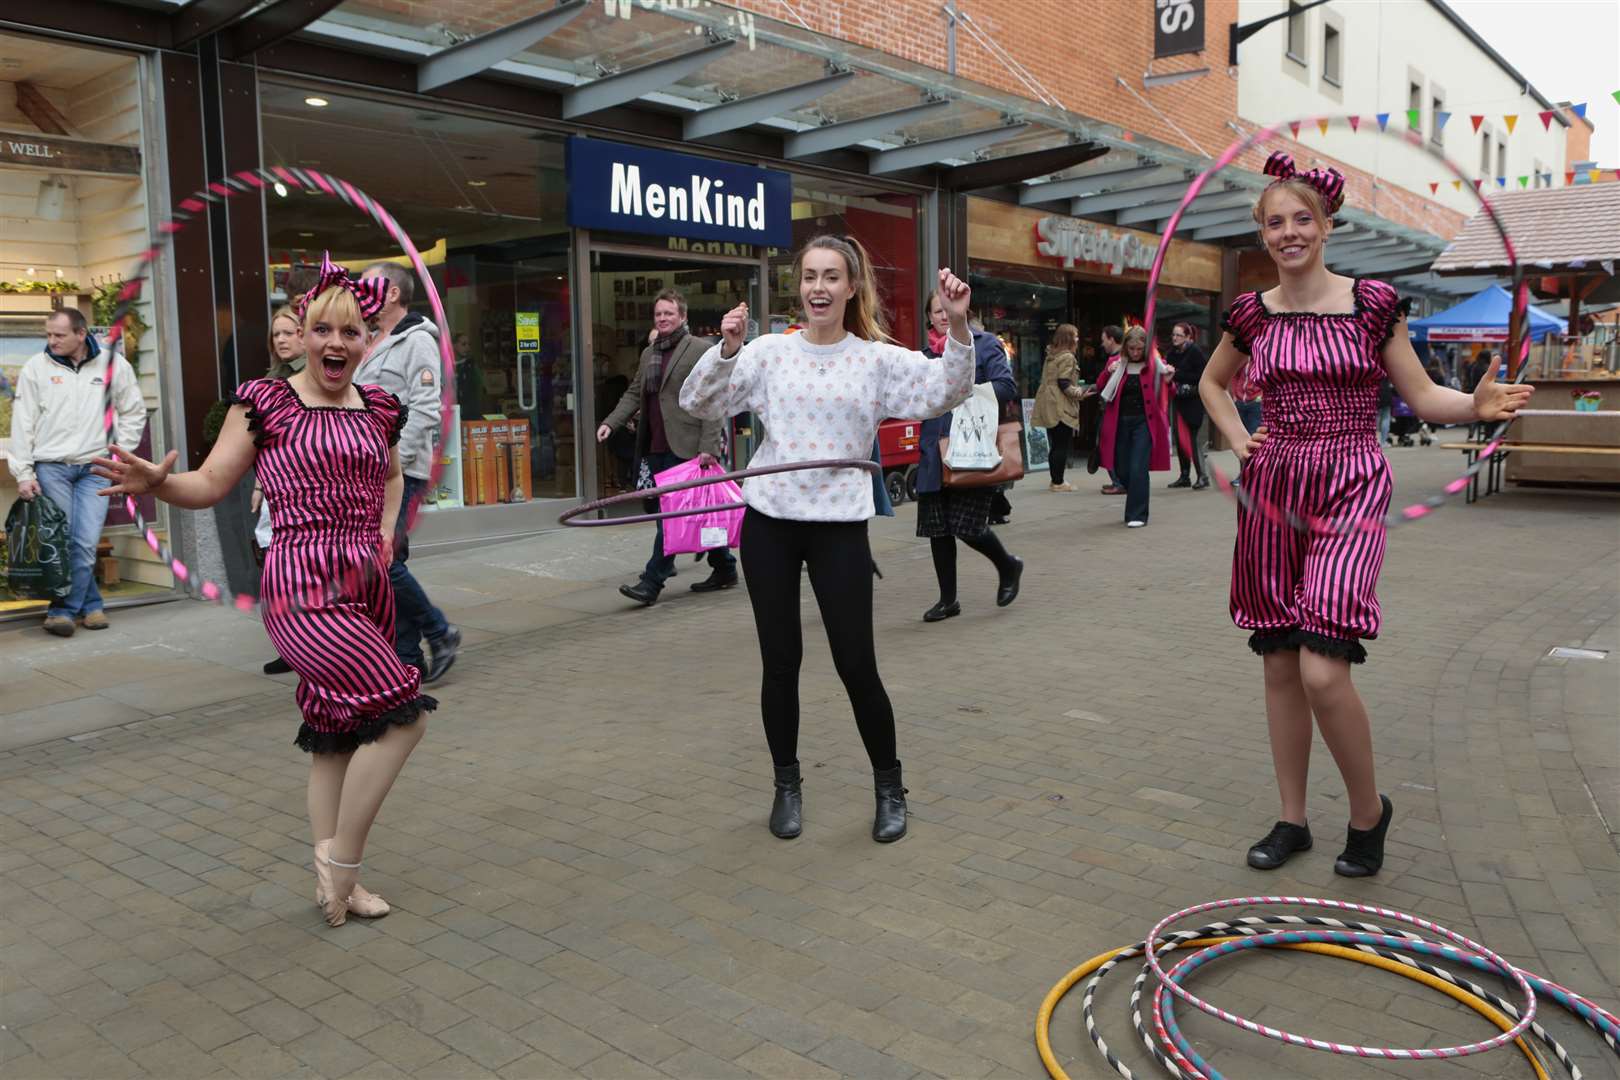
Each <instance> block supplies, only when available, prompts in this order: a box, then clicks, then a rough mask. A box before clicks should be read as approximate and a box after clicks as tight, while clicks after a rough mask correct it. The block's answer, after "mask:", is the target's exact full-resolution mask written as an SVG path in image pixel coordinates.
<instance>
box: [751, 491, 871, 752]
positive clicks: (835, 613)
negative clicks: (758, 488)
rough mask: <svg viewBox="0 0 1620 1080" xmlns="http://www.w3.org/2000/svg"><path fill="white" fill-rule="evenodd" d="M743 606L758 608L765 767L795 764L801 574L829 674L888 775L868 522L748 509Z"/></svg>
mask: <svg viewBox="0 0 1620 1080" xmlns="http://www.w3.org/2000/svg"><path fill="white" fill-rule="evenodd" d="M740 548H741V550H740V552H739V554H740V556H741V558H742V568H743V574H744V575H745V576H746V577H747V579H748V600H749V602H750V603H751V604H753V605H754V630H755V631H756V632H757V633H758V635H759V658H760V666H761V668H762V677H761V682H760V691H759V710H760V714H761V715H762V716H763V718H764V720H765V741H766V742H767V743H768V744H769V745H770V748H771V760H772V761H773V762H775V763H776V764H777V765H792V764H793V763H794V762H796V761H798V760H799V665H800V663H801V661H802V660H803V659H804V635H803V632H802V628H801V627H800V625H799V587H800V586H799V567H800V566H801V565H802V566H807V567H808V568H809V570H810V587H811V588H812V589H813V590H815V594H816V604H817V606H818V607H820V608H821V621H822V623H823V624H824V625H825V627H826V629H827V644H828V645H829V646H830V647H831V649H832V658H833V666H834V667H836V668H837V669H838V677H839V678H840V679H842V680H843V681H844V691H845V693H847V694H848V695H849V703H850V705H851V706H853V707H854V710H855V725H856V727H858V728H859V729H860V732H861V741H862V742H864V743H865V744H866V753H867V756H868V757H870V758H871V759H872V767H873V768H874V769H892V768H893V767H894V766H895V765H896V764H898V761H897V760H896V758H895V749H894V707H893V706H891V705H890V704H889V695H888V694H887V693H886V692H885V691H884V689H883V679H882V678H881V677H880V676H879V675H878V668H877V652H876V649H875V646H874V643H873V635H872V548H871V546H870V545H869V544H868V543H867V540H866V522H864V521H847V522H846V521H785V520H783V519H781V518H773V517H768V516H766V515H765V514H762V513H760V512H759V511H758V510H755V509H753V508H749V510H748V512H747V513H746V514H744V515H743V524H742V542H741V545H740Z"/></svg>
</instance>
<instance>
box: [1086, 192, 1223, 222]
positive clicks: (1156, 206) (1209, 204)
mask: <svg viewBox="0 0 1620 1080" xmlns="http://www.w3.org/2000/svg"><path fill="white" fill-rule="evenodd" d="M1253 202H1254V194H1253V193H1252V192H1249V191H1246V190H1244V189H1242V188H1239V189H1237V190H1236V191H1210V192H1204V193H1202V194H1200V195H1199V196H1198V198H1196V199H1194V200H1193V201H1192V202H1191V203H1189V204H1188V206H1187V209H1188V211H1189V212H1191V211H1193V210H1215V209H1227V208H1230V207H1234V206H1249V205H1251V204H1253ZM1180 205H1181V200H1180V199H1170V200H1166V201H1164V202H1155V203H1148V204H1146V205H1145V206H1129V207H1125V208H1123V209H1121V210H1120V212H1119V213H1118V214H1116V215H1114V221H1115V222H1117V223H1118V224H1120V225H1135V224H1137V223H1139V222H1145V221H1168V220H1169V218H1170V215H1171V214H1173V213H1175V212H1176V208H1177V207H1178V206H1180Z"/></svg>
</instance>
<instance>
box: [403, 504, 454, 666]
mask: <svg viewBox="0 0 1620 1080" xmlns="http://www.w3.org/2000/svg"><path fill="white" fill-rule="evenodd" d="M425 487H427V481H426V480H419V479H417V478H416V477H414V476H407V477H406V478H405V495H404V497H403V498H401V499H400V500H399V518H398V520H397V521H396V522H395V523H394V561H393V563H392V564H391V565H390V566H389V567H388V581H389V583H390V584H392V585H393V587H394V655H395V656H398V657H399V658H400V660H401V661H402V662H403V663H406V664H415V665H416V666H417V667H420V668H425V667H427V658H426V657H424V656H423V655H422V639H423V638H424V637H425V638H427V641H428V644H429V645H432V644H433V643H434V642H436V641H438V640H439V639H440V638H442V637H444V635H445V631H447V630H449V629H450V624H449V623H448V622H446V621H445V618H444V612H442V611H440V610H439V609H438V608H436V607H434V606H433V604H432V602H431V601H429V600H428V598H427V593H425V592H423V591H422V586H421V585H420V584H418V583H417V580H416V576H415V575H414V574H412V573H411V571H410V568H409V567H407V566H406V565H405V560H406V559H408V558H410V555H411V547H410V540H409V538H408V537H407V535H406V532H405V522H406V521H407V520H409V518H410V508H411V506H412V505H413V504H414V503H415V502H416V500H417V499H419V498H421V496H422V489H423V488H425Z"/></svg>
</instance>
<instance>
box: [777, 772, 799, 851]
mask: <svg viewBox="0 0 1620 1080" xmlns="http://www.w3.org/2000/svg"><path fill="white" fill-rule="evenodd" d="M799 782H800V777H799V763H798V762H794V763H793V764H792V765H778V766H776V799H775V801H774V802H772V803H771V835H773V836H775V837H777V838H778V839H782V840H791V839H793V838H794V837H795V836H798V835H799V834H800V833H801V832H803V831H804V797H803V796H802V795H800V793H799Z"/></svg>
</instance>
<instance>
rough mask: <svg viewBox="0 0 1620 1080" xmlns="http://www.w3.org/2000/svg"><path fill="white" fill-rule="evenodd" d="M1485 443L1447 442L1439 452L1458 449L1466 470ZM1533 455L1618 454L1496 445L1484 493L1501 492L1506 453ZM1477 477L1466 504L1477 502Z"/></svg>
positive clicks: (1613, 449)
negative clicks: (1462, 455) (1465, 458)
mask: <svg viewBox="0 0 1620 1080" xmlns="http://www.w3.org/2000/svg"><path fill="white" fill-rule="evenodd" d="M1486 445H1487V444H1485V443H1482V442H1446V443H1441V444H1440V449H1442V450H1461V451H1462V452H1463V453H1464V454H1466V455H1467V456H1468V467H1469V468H1473V466H1474V463H1475V462H1477V461H1478V460H1479V454H1480V451H1482V450H1484V449H1485V447H1486ZM1515 450H1517V451H1519V452H1520V453H1526V454H1529V453H1535V454H1601V455H1620V447H1617V446H1578V445H1575V446H1572V445H1567V444H1559V443H1522V442H1504V443H1501V444H1500V445H1498V446H1497V448H1496V452H1495V453H1493V454H1491V460H1490V461H1489V462H1488V463H1487V464H1486V466H1485V468H1484V469H1482V470H1481V472H1483V473H1484V474H1485V494H1486V495H1494V494H1496V493H1497V492H1498V491H1501V490H1502V463H1503V462H1504V461H1506V460H1507V456H1508V454H1510V453H1512V452H1513V451H1515ZM1479 477H1480V473H1475V474H1474V475H1473V476H1472V477H1471V478H1470V479H1469V481H1468V494H1467V495H1466V496H1465V497H1464V501H1466V502H1475V501H1477V500H1478V499H1479V497H1480V494H1479Z"/></svg>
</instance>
